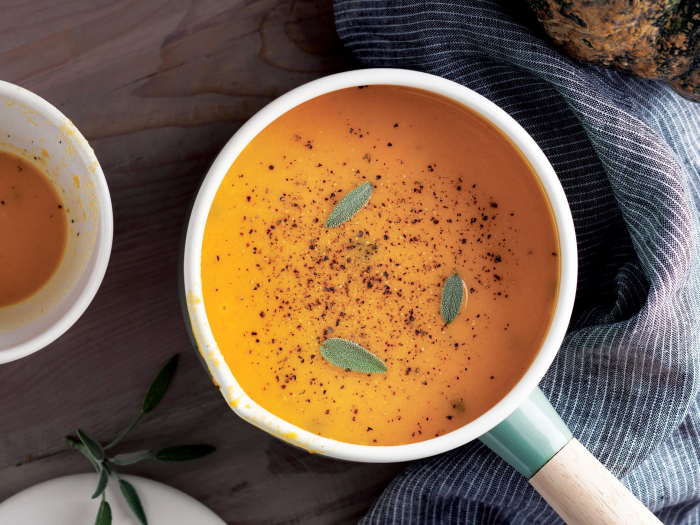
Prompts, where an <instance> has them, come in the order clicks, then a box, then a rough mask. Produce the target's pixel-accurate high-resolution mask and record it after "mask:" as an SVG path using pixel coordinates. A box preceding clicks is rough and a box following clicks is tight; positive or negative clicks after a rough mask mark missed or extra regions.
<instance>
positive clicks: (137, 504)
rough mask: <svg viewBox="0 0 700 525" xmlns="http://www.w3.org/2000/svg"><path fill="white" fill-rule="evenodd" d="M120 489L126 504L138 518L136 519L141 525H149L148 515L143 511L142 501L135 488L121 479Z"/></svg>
mask: <svg viewBox="0 0 700 525" xmlns="http://www.w3.org/2000/svg"><path fill="white" fill-rule="evenodd" d="M119 489H120V490H121V491H122V496H124V499H125V500H126V504H127V505H129V508H130V509H131V512H133V513H134V516H136V519H137V520H139V523H140V524H141V525H148V520H147V519H146V513H145V512H144V510H143V505H141V499H140V498H139V495H138V493H137V492H136V489H135V488H134V486H133V485H132V484H131V483H129V482H128V481H126V480H125V479H120V480H119Z"/></svg>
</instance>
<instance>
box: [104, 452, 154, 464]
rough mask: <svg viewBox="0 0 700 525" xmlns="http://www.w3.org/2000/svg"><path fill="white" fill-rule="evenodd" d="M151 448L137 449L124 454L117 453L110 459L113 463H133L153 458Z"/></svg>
mask: <svg viewBox="0 0 700 525" xmlns="http://www.w3.org/2000/svg"><path fill="white" fill-rule="evenodd" d="M153 457H154V456H153V451H152V450H137V451H136V452H126V453H124V454H117V455H116V456H114V457H113V458H111V459H110V461H111V462H112V463H114V464H115V465H121V466H124V465H133V464H134V463H138V462H139V461H143V460H144V459H153Z"/></svg>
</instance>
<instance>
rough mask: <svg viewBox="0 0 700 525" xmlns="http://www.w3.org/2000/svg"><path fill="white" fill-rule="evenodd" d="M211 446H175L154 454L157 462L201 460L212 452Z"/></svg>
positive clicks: (213, 449)
mask: <svg viewBox="0 0 700 525" xmlns="http://www.w3.org/2000/svg"><path fill="white" fill-rule="evenodd" d="M215 450H216V448H214V447H212V446H211V445H177V446H174V447H168V448H164V449H163V450H159V451H158V452H157V453H156V459H157V460H158V461H190V460H193V459H199V458H203V457H204V456H208V455H209V454H211V453H212V452H214V451H215Z"/></svg>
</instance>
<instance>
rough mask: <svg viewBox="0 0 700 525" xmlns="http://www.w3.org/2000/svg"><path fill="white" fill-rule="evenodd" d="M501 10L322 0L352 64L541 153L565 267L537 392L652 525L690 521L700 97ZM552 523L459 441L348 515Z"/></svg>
mask: <svg viewBox="0 0 700 525" xmlns="http://www.w3.org/2000/svg"><path fill="white" fill-rule="evenodd" d="M516 4H517V5H521V7H517V11H515V12H514V11H509V9H508V8H506V7H504V6H507V5H509V4H508V3H506V1H505V0H503V1H502V3H501V4H498V3H494V2H493V1H489V0H443V1H435V2H420V1H415V0H413V1H412V0H335V15H336V26H337V30H338V34H339V35H340V37H341V39H342V40H343V42H344V44H345V45H346V46H347V47H348V48H349V49H350V50H351V51H352V52H353V53H354V54H355V56H356V57H357V58H358V59H359V60H361V61H362V62H363V63H364V64H365V65H367V66H381V67H398V68H410V69H417V70H421V71H426V72H429V73H433V74H435V75H439V76H442V77H445V78H449V79H451V80H454V81H456V82H459V83H461V84H463V85H465V86H468V87H470V88H471V89H473V90H475V91H477V92H478V93H481V94H482V95H484V96H486V97H487V98H489V99H490V100H492V101H493V102H495V103H496V104H498V105H499V106H500V107H502V108H503V109H504V110H505V111H507V112H508V113H509V114H510V115H512V116H513V117H514V118H515V119H516V120H517V121H518V122H519V123H520V124H521V125H522V126H523V127H524V128H525V129H526V130H527V131H528V132H529V133H530V134H531V135H532V136H533V137H534V139H535V140H536V141H537V143H538V144H539V145H540V147H541V148H542V149H543V150H544V152H545V154H546V155H547V157H548V158H549V160H550V161H551V163H552V165H553V166H554V169H555V170H556V172H557V173H558V175H559V178H560V180H561V182H562V184H563V186H564V189H565V191H566V194H567V197H568V199H569V203H570V205H571V209H572V212H573V216H574V222H575V225H576V233H577V236H578V249H579V259H580V260H579V264H580V275H579V281H578V293H577V298H576V306H575V310H574V315H573V319H572V322H571V325H570V327H569V334H568V336H567V338H566V340H565V342H564V344H563V345H562V348H561V350H560V352H559V355H558V357H557V359H556V360H555V361H554V364H553V365H552V367H551V369H550V371H549V373H548V374H547V375H546V377H545V378H544V380H543V381H542V383H541V385H540V386H541V387H542V389H543V390H544V392H545V394H546V395H547V396H548V397H549V399H550V400H551V401H552V404H553V405H554V406H555V408H556V409H557V410H558V411H559V413H560V414H561V416H562V418H563V419H564V420H565V421H566V422H567V423H568V425H569V426H570V428H571V430H572V432H573V434H574V435H575V436H576V437H577V438H578V439H579V440H580V441H581V442H582V443H583V444H584V445H585V446H586V447H587V448H588V449H589V450H591V451H592V452H593V453H594V454H595V455H596V456H597V457H598V458H599V459H600V460H601V461H602V462H603V463H604V464H605V465H606V466H607V467H608V468H609V469H610V470H612V472H614V473H615V474H616V475H617V476H620V477H622V478H623V479H624V483H625V484H626V485H627V486H628V487H629V488H630V489H631V490H632V492H633V493H634V494H636V495H637V496H638V497H639V498H640V499H641V500H642V501H643V502H644V503H645V504H646V505H647V506H648V507H650V508H651V509H652V510H654V511H655V512H656V513H657V515H658V516H659V518H660V519H661V520H662V521H663V522H664V523H668V524H690V523H700V435H699V431H700V407H699V406H698V389H699V386H700V326H699V324H700V317H699V315H700V311H699V310H700V265H699V264H698V255H699V244H698V241H699V238H698V232H699V231H700V224H699V223H698V204H699V203H700V104H698V103H693V102H689V101H686V100H684V99H682V98H680V97H679V96H678V95H676V94H675V93H674V92H673V91H671V90H670V89H668V88H666V87H664V86H663V85H661V84H658V83H656V82H653V81H649V80H644V79H639V78H631V77H628V76H626V75H624V74H620V73H616V72H612V71H608V70H604V69H599V68H596V67H593V66H590V65H586V64H583V63H580V62H577V61H574V60H571V59H569V58H567V57H565V56H563V55H561V54H559V53H558V52H557V51H556V50H555V49H554V48H553V47H552V46H551V45H550V44H549V43H547V41H546V39H544V38H543V37H542V35H540V34H539V33H538V32H537V30H536V29H532V28H531V27H534V26H532V25H531V22H532V20H531V19H530V18H528V16H530V15H529V12H528V10H527V9H526V8H523V7H522V4H524V2H523V0H518V2H517V3H516V2H511V3H510V5H516ZM560 522H561V521H560V520H559V518H558V517H557V516H556V515H555V514H554V512H553V511H552V510H551V509H550V508H549V507H548V506H547V505H546V504H545V503H544V501H543V500H542V499H541V498H540V497H539V496H538V495H537V494H536V493H535V492H534V490H533V489H532V488H531V487H530V486H529V485H528V483H527V481H526V480H525V479H523V478H522V477H521V476H519V475H518V474H517V473H516V472H515V471H514V470H513V469H511V468H510V467H509V466H507V465H506V464H505V463H504V462H503V461H502V460H501V459H500V458H498V457H496V456H495V455H494V454H492V453H491V452H490V451H488V450H487V449H486V447H485V446H483V445H482V444H481V443H479V442H475V443H470V444H468V445H465V446H463V447H462V448H460V449H457V450H454V451H452V452H449V453H446V454H443V455H442V456H439V457H435V458H431V459H427V460H423V461H419V462H416V463H414V464H412V465H411V466H410V467H409V468H408V469H407V470H406V472H405V473H403V474H402V475H401V476H399V477H398V478H397V479H395V480H394V481H393V482H392V484H391V485H390V486H389V488H387V490H386V491H385V492H384V494H383V495H382V496H381V498H380V499H379V500H378V501H377V502H376V504H375V505H374V506H373V507H372V509H371V510H370V512H369V514H368V515H367V516H366V517H365V518H364V520H363V522H362V523H363V524H365V525H369V524H404V525H410V524H417V523H421V524H452V523H455V524H456V523H459V524H471V523H474V524H476V523H478V524H485V523H508V524H521V523H522V524H524V523H560Z"/></svg>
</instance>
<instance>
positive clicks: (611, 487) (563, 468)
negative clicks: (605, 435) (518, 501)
mask: <svg viewBox="0 0 700 525" xmlns="http://www.w3.org/2000/svg"><path fill="white" fill-rule="evenodd" d="M530 485H532V486H533V487H535V490H536V491H537V492H539V493H540V494H541V495H542V497H543V498H544V499H545V501H547V503H549V504H550V505H551V506H552V508H553V509H554V510H555V511H556V512H557V514H559V516H561V518H562V519H563V520H564V521H565V522H566V523H568V524H569V525H579V524H580V525H592V524H603V523H605V524H610V525H613V524H630V525H632V524H635V525H647V524H660V523H661V522H660V521H659V520H658V519H657V517H656V516H654V515H653V514H652V513H651V512H650V511H649V509H647V508H646V507H645V506H644V505H643V504H642V502H641V501H639V500H638V499H637V498H636V497H635V496H634V494H632V493H631V492H630V491H629V490H627V487H625V486H624V485H623V484H622V483H620V480H619V479H617V478H616V477H615V476H613V475H612V474H611V473H610V471H609V470H607V469H606V468H605V467H604V466H603V465H602V464H601V462H600V461H598V460H597V459H596V458H595V456H594V455H593V454H591V453H590V452H588V450H586V448H585V447H584V446H583V445H582V444H581V443H579V442H578V440H576V439H575V438H574V439H572V440H571V441H569V442H568V443H567V444H566V445H565V446H564V448H562V449H561V450H560V451H559V452H557V454H556V455H555V456H554V457H553V458H552V459H551V460H549V461H548V462H547V463H546V464H545V466H544V467H542V468H541V469H540V470H539V472H537V474H535V475H534V476H532V477H531V478H530Z"/></svg>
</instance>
